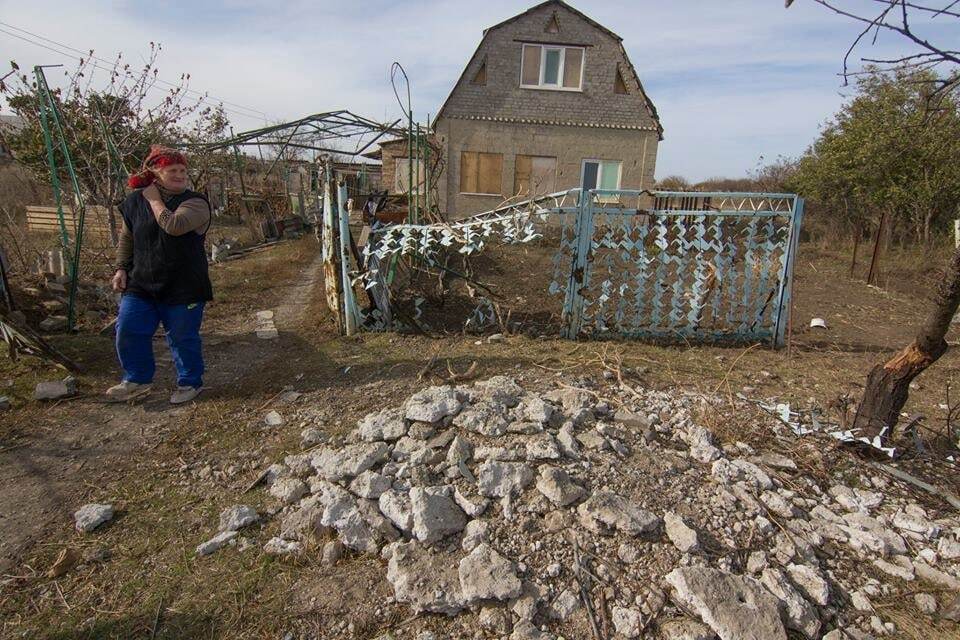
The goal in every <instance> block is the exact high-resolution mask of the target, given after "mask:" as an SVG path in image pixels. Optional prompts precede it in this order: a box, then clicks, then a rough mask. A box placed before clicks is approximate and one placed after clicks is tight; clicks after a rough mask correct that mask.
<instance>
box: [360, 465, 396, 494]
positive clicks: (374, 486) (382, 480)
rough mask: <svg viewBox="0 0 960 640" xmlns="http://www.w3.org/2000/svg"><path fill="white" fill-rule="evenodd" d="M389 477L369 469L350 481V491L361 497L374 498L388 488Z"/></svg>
mask: <svg viewBox="0 0 960 640" xmlns="http://www.w3.org/2000/svg"><path fill="white" fill-rule="evenodd" d="M390 484H391V483H390V479H389V478H387V477H386V476H384V475H381V474H379V473H377V472H376V471H370V470H369V469H368V470H366V471H364V472H363V473H361V474H360V475H358V476H357V477H356V478H354V479H353V480H352V481H351V482H350V491H351V492H352V493H353V494H354V495H357V496H360V497H361V498H367V499H368V500H376V499H378V498H379V497H380V495H381V494H383V492H384V491H386V490H387V489H389V488H390Z"/></svg>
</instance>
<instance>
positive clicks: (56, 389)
mask: <svg viewBox="0 0 960 640" xmlns="http://www.w3.org/2000/svg"><path fill="white" fill-rule="evenodd" d="M75 395H77V379H76V378H74V377H73V376H67V377H66V378H64V379H63V380H53V381H46V382H38V383H37V387H36V389H35V390H34V392H33V399H34V400H62V399H64V398H69V397H71V396H75Z"/></svg>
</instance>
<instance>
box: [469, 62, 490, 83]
mask: <svg viewBox="0 0 960 640" xmlns="http://www.w3.org/2000/svg"><path fill="white" fill-rule="evenodd" d="M470 84H475V85H479V86H486V84H487V61H486V60H484V61H483V62H481V63H480V68H479V69H477V72H476V73H475V74H474V75H473V80H471V81H470Z"/></svg>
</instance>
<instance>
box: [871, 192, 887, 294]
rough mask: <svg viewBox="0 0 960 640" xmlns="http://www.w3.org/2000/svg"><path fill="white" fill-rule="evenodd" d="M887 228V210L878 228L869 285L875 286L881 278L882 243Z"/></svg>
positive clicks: (881, 217) (884, 211)
mask: <svg viewBox="0 0 960 640" xmlns="http://www.w3.org/2000/svg"><path fill="white" fill-rule="evenodd" d="M886 226H887V210H886V209H884V210H883V214H882V215H881V216H880V226H879V227H878V228H877V239H876V241H875V242H874V243H873V257H871V258H870V271H869V272H868V273H867V284H875V281H876V279H877V278H879V277H880V243H881V242H883V232H884V231H885V230H886Z"/></svg>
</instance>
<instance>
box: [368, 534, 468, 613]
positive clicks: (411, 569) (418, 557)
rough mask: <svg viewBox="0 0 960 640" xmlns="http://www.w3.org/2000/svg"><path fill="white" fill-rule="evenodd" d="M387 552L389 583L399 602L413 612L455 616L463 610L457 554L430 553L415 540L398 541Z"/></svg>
mask: <svg viewBox="0 0 960 640" xmlns="http://www.w3.org/2000/svg"><path fill="white" fill-rule="evenodd" d="M387 549H389V556H390V560H389V562H388V563H387V580H389V581H390V584H392V585H393V591H394V596H395V597H396V599H397V602H404V603H407V604H409V605H410V607H411V609H413V611H414V613H420V612H422V611H427V612H430V613H444V614H447V615H454V614H455V613H457V612H459V611H460V610H461V609H462V608H463V606H464V605H463V598H462V596H461V594H460V576H459V574H458V571H457V565H458V563H457V560H456V557H455V556H454V554H452V553H440V552H437V551H428V550H427V549H426V548H424V547H423V546H421V545H420V543H418V542H415V541H411V542H407V543H401V542H396V543H393V544H392V545H390V546H389V547H387ZM385 551H386V549H385Z"/></svg>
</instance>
